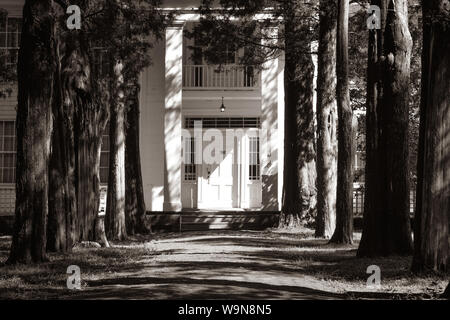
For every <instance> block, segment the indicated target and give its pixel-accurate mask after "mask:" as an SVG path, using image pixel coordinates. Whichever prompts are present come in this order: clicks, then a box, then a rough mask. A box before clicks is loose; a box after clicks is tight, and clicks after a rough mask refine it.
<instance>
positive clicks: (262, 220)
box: [147, 211, 279, 232]
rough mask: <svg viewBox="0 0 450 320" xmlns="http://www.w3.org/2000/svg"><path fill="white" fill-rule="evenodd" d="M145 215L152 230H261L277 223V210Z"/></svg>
mask: <svg viewBox="0 0 450 320" xmlns="http://www.w3.org/2000/svg"><path fill="white" fill-rule="evenodd" d="M147 217H148V219H149V220H150V223H151V226H152V230H153V231H171V232H183V231H204V230H263V229H266V228H271V227H275V226H277V225H278V221H279V212H261V211H185V212H181V213H180V212H173V213H167V212H157V213H156V212H148V213H147Z"/></svg>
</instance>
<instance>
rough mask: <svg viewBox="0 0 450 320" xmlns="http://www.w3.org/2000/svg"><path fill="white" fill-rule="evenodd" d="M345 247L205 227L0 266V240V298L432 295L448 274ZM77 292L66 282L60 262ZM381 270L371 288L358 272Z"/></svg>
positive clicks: (4, 251) (6, 241) (296, 233)
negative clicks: (418, 270)
mask: <svg viewBox="0 0 450 320" xmlns="http://www.w3.org/2000/svg"><path fill="white" fill-rule="evenodd" d="M359 237H360V234H359V233H355V238H356V239H357V241H356V243H355V244H354V245H348V246H338V245H330V244H328V243H327V241H326V240H321V239H315V238H314V237H313V231H312V230H309V229H301V230H278V229H274V230H265V231H205V232H189V233H168V234H154V235H152V236H148V237H134V238H130V239H129V240H128V241H126V242H122V243H113V247H112V248H107V249H104V248H85V247H76V248H74V251H73V252H72V253H71V254H67V255H64V254H50V255H49V258H50V261H49V262H48V263H44V264H40V265H30V266H24V265H18V266H7V265H4V262H5V261H6V259H7V255H8V251H9V246H10V241H11V239H10V237H0V263H1V265H0V299H113V298H122V299H361V298H363V299H365V298H367V299H372V298H375V299H376V298H381V299H435V298H438V297H439V294H440V293H442V292H443V290H444V289H445V286H446V284H447V276H446V275H442V274H434V275H432V276H416V275H413V274H412V273H411V272H410V270H409V267H410V264H411V257H389V258H377V259H358V258H356V257H355V255H356V248H357V242H358V239H359ZM70 265H77V266H79V267H80V270H81V279H82V289H81V290H69V289H67V286H66V281H67V277H68V274H67V273H66V271H67V267H68V266H70ZM370 265H377V266H379V267H380V270H381V285H380V287H379V288H370V287H367V286H366V281H367V278H368V277H369V275H368V274H367V273H366V269H367V267H368V266H370Z"/></svg>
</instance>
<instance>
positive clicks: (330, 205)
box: [315, 0, 337, 238]
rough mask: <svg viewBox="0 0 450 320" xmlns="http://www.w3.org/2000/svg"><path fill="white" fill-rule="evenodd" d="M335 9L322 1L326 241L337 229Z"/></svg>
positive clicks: (320, 197)
mask: <svg viewBox="0 0 450 320" xmlns="http://www.w3.org/2000/svg"><path fill="white" fill-rule="evenodd" d="M336 9H337V5H336V1H334V0H333V1H326V0H321V1H320V27H319V58H318V77H317V163H316V167H317V217H316V230H315V231H316V233H315V235H316V237H324V238H330V237H331V235H332V234H333V232H334V229H335V227H336V186H337V134H336V126H337V106H336V50H335V48H336Z"/></svg>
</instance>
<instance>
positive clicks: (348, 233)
mask: <svg viewBox="0 0 450 320" xmlns="http://www.w3.org/2000/svg"><path fill="white" fill-rule="evenodd" d="M338 6H339V7H338V32H337V47H336V49H337V50H336V52H337V66H338V67H337V105H338V123H339V125H338V173H337V184H338V186H339V188H337V200H336V230H335V232H334V234H333V237H332V238H331V242H333V243H343V244H350V243H352V242H353V205H352V201H353V170H352V169H353V167H352V161H353V155H354V152H355V150H354V146H355V144H354V143H353V138H354V136H353V133H352V127H353V126H352V121H353V115H352V108H351V105H350V92H349V86H348V15H349V0H338Z"/></svg>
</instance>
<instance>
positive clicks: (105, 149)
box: [100, 125, 109, 184]
mask: <svg viewBox="0 0 450 320" xmlns="http://www.w3.org/2000/svg"><path fill="white" fill-rule="evenodd" d="M108 175H109V125H107V126H106V128H105V131H104V132H103V136H102V151H101V155H100V183H102V184H107V183H108Z"/></svg>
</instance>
